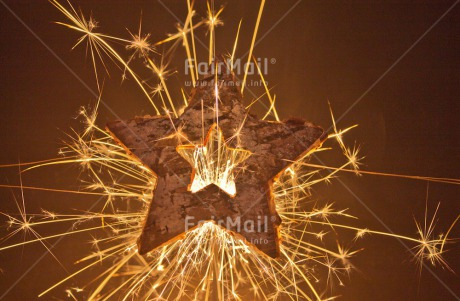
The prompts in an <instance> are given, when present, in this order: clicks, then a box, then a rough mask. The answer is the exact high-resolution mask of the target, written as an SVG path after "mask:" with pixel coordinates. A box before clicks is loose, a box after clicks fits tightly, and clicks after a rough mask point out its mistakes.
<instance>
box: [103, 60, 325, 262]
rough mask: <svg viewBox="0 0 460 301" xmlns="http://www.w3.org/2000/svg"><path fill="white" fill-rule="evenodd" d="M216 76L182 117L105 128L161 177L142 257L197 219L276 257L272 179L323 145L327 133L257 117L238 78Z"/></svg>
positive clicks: (200, 86)
mask: <svg viewBox="0 0 460 301" xmlns="http://www.w3.org/2000/svg"><path fill="white" fill-rule="evenodd" d="M216 72H218V74H209V75H208V76H206V77H204V78H203V79H201V80H199V81H197V85H196V86H195V87H194V88H193V89H192V93H191V96H190V99H189V101H188V106H187V107H186V108H185V110H184V112H183V113H182V114H181V115H180V116H179V117H178V118H170V116H154V117H152V116H144V117H138V118H134V119H131V120H127V121H113V122H109V123H108V124H107V129H108V130H109V131H110V133H111V134H112V136H113V138H114V139H115V140H116V141H118V143H120V145H122V146H124V147H125V149H126V150H127V152H128V153H129V154H131V155H132V156H134V157H135V158H137V159H138V160H139V161H140V162H142V163H143V165H144V166H145V167H147V168H149V169H150V170H152V171H153V172H154V173H155V175H156V181H155V185H156V186H155V187H154V196H153V199H152V202H151V204H150V207H149V209H148V212H147V216H146V217H145V221H144V225H143V230H142V233H141V235H140V237H139V240H138V250H139V253H140V254H146V253H148V252H150V251H152V250H154V249H156V248H158V247H160V246H162V245H164V244H167V243H170V242H172V241H175V240H178V239H181V238H182V237H184V235H185V233H186V232H187V231H188V230H189V229H192V228H193V227H195V226H199V222H202V221H215V222H216V224H218V225H219V226H221V227H223V228H225V229H226V230H228V231H230V232H231V233H232V234H233V235H234V236H236V237H239V238H241V239H243V240H244V241H245V242H246V243H247V244H248V245H252V246H253V247H254V248H255V250H258V251H260V252H262V253H264V254H266V255H268V256H270V257H273V258H276V257H278V256H279V244H280V237H279V227H282V223H281V218H280V217H279V215H278V214H277V212H276V206H275V202H274V198H273V182H274V181H276V179H277V177H278V176H279V175H280V174H281V173H282V172H283V171H284V170H285V169H286V168H288V167H289V165H290V164H291V163H289V162H292V161H295V160H297V159H299V158H300V157H303V156H305V155H308V153H309V152H310V151H312V150H314V149H315V148H317V147H319V146H320V145H321V143H322V142H323V141H324V140H325V139H326V134H325V133H324V131H323V129H321V128H320V127H318V126H315V125H313V124H311V123H308V122H306V121H304V120H301V119H288V120H286V121H284V122H271V121H266V120H260V119H258V118H257V116H255V115H252V114H250V113H249V112H248V111H247V110H246V108H245V106H244V105H243V103H242V95H241V92H240V89H239V83H238V82H237V80H236V78H235V77H234V75H233V74H232V73H231V72H228V71H227V70H223V68H221V70H217V71H216ZM216 87H217V89H218V93H216V91H215V89H216ZM216 95H218V96H217V97H218V98H217V99H216ZM176 129H181V130H180V135H177V134H176ZM206 131H208V135H207V136H206V138H205V139H203V133H204V132H206ZM224 137H226V138H227V141H225V140H224ZM229 138H230V139H229ZM190 144H192V145H190ZM243 168H244V170H245V172H238V171H241V170H242V169H243ZM222 221H223V222H222ZM244 225H254V226H253V227H245V226H244Z"/></svg>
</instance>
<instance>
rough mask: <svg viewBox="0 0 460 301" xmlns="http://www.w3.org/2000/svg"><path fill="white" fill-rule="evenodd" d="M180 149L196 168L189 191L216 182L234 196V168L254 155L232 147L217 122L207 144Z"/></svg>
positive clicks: (206, 140) (181, 147)
mask: <svg viewBox="0 0 460 301" xmlns="http://www.w3.org/2000/svg"><path fill="white" fill-rule="evenodd" d="M177 152H178V153H179V154H180V155H181V156H182V157H183V158H184V159H185V160H187V161H188V162H189V163H190V164H191V165H192V167H193V168H194V169H193V173H192V184H190V185H189V191H191V192H192V193H195V192H197V191H200V190H202V189H203V188H206V187H207V186H209V185H211V184H214V185H216V186H217V187H219V188H220V189H222V190H223V191H224V192H226V193H227V194H228V195H229V196H231V197H234V196H235V194H236V185H235V172H234V169H235V168H236V167H237V166H238V165H239V164H240V163H241V162H243V161H244V160H246V159H247V158H248V157H249V156H250V155H251V152H250V151H247V150H243V149H235V148H230V147H228V146H227V144H226V143H225V139H224V135H223V133H222V130H221V129H220V128H219V127H218V125H217V124H213V125H212V126H211V129H210V130H209V132H208V134H207V136H206V139H205V141H204V144H203V145H201V146H195V145H184V146H178V147H177Z"/></svg>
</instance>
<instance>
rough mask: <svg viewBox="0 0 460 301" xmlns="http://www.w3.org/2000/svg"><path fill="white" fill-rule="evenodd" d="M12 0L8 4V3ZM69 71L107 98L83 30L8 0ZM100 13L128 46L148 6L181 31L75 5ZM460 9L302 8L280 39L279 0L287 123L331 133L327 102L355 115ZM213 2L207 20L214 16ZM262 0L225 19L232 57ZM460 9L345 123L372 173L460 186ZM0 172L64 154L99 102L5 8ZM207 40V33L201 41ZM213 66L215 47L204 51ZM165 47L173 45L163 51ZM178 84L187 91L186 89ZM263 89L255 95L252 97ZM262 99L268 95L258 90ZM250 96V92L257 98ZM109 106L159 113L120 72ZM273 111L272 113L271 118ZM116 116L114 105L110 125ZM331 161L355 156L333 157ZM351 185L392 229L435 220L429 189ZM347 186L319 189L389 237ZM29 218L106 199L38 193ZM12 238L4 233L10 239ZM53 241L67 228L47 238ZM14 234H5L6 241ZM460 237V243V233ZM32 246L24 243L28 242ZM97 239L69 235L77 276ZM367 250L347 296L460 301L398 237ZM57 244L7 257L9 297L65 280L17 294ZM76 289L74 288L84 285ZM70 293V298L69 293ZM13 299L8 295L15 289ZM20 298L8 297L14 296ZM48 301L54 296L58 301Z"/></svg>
mask: <svg viewBox="0 0 460 301" xmlns="http://www.w3.org/2000/svg"><path fill="white" fill-rule="evenodd" d="M2 3H3V2H0V4H2ZM5 3H6V5H7V6H8V7H9V8H10V9H11V10H12V11H13V12H14V13H15V14H17V16H18V17H19V18H21V19H22V20H23V21H24V22H25V23H26V24H27V25H28V26H29V27H30V29H31V30H33V31H34V32H35V33H36V34H37V35H38V36H39V37H40V38H41V39H42V40H43V41H44V42H45V43H46V44H47V45H48V46H49V47H50V48H51V49H52V50H53V51H54V52H55V53H56V54H57V55H58V56H59V57H60V58H62V60H63V61H64V62H65V63H66V64H68V66H69V67H70V68H71V69H72V70H74V71H75V73H76V74H77V75H78V76H80V77H81V78H82V79H83V80H84V81H85V82H86V83H87V84H88V85H89V86H90V87H91V88H93V89H95V84H94V83H95V82H94V78H93V75H92V70H91V64H90V61H89V60H86V61H85V55H84V48H83V47H80V48H78V49H77V50H75V51H70V48H71V47H72V45H73V43H74V41H75V40H76V38H77V35H76V34H75V33H73V32H71V31H69V30H67V29H65V28H62V27H60V26H58V25H55V24H53V23H52V21H57V20H64V17H63V16H61V15H60V14H59V13H58V12H57V10H56V9H54V8H53V7H52V6H51V5H50V4H49V3H47V2H46V1H5ZM73 3H74V4H76V5H79V6H80V7H81V8H82V9H83V11H84V12H85V13H86V14H88V13H89V12H90V11H92V12H93V14H94V16H95V17H96V19H97V20H98V21H99V22H100V30H101V31H102V32H105V33H109V34H113V35H122V36H124V37H127V32H126V30H125V28H129V29H131V30H134V31H135V30H136V29H137V24H138V20H139V15H140V11H141V10H142V11H143V20H144V22H143V28H144V29H145V30H146V31H149V32H151V33H152V40H155V41H156V40H159V39H161V38H162V37H164V34H165V33H168V32H173V31H174V26H173V25H174V23H175V22H177V21H176V20H175V18H174V17H173V16H172V15H171V14H170V13H169V12H168V11H167V10H166V9H165V7H164V6H163V5H161V4H160V3H159V2H157V1H135V2H132V3H131V2H130V3H128V2H127V1H94V2H89V1H78V2H77V1H73ZM164 3H165V5H166V6H168V7H169V8H170V9H171V11H172V12H174V14H176V15H177V16H178V17H179V18H180V19H181V20H184V19H185V16H186V9H185V7H186V5H185V3H184V2H183V1H164ZM453 3H454V1H452V0H450V1H441V0H437V1H307V0H305V1H301V2H299V3H298V5H297V6H296V7H295V8H294V9H293V10H292V11H291V12H290V13H289V14H288V15H287V17H286V18H284V19H283V20H282V21H281V22H280V23H279V24H278V25H276V26H275V27H274V28H273V29H272V30H271V31H269V30H270V28H271V27H272V26H273V25H274V24H275V23H276V22H277V21H278V20H279V19H280V18H281V17H282V16H283V15H284V14H285V13H286V12H287V11H288V10H289V9H290V8H291V7H292V6H293V5H294V4H295V1H267V4H266V9H265V12H264V16H263V20H262V23H261V27H260V33H259V37H261V36H263V35H264V34H265V33H266V32H268V31H269V33H268V34H267V35H266V37H265V38H264V39H263V40H262V41H260V43H259V44H258V45H257V47H256V49H255V55H256V56H257V57H267V58H269V59H270V58H275V59H276V63H275V64H273V65H270V66H269V74H268V75H267V76H266V79H267V80H268V81H269V83H270V85H271V86H273V85H275V84H276V88H275V90H274V91H275V93H276V94H277V101H278V109H279V113H280V115H281V116H282V117H290V116H298V117H302V118H305V119H308V120H311V121H313V122H315V123H317V124H320V125H323V126H324V127H325V128H328V127H329V126H330V124H331V122H330V117H329V112H328V106H327V100H330V102H331V104H332V106H333V109H334V110H335V112H336V115H337V116H340V115H341V114H342V113H343V112H345V111H346V110H347V109H348V108H349V107H350V105H351V104H352V103H354V102H355V101H356V100H357V99H358V98H360V97H361V96H362V94H363V93H364V92H365V91H366V90H367V89H368V88H369V87H370V86H371V85H372V84H373V83H374V82H375V81H376V80H377V79H379V78H380V77H381V75H382V74H383V73H384V72H385V71H387V69H388V68H389V67H390V66H391V65H392V64H393V63H394V62H395V61H396V60H397V59H398V58H399V57H400V56H401V55H402V54H403V53H404V52H405V51H406V50H407V49H408V48H409V47H411V45H413V43H414V42H415V41H416V40H417V39H418V38H419V37H420V36H421V35H422V34H423V33H424V32H425V31H426V30H427V29H428V28H429V27H430V26H431V25H432V24H433V23H434V22H436V21H437V20H438V18H439V17H440V16H441V15H442V14H443V13H444V12H446V10H447V9H448V8H449V7H450V6H451V5H452V4H453ZM203 4H204V3H200V5H199V10H198V11H199V14H200V15H201V16H203V15H204V12H205V11H204V5H203ZM257 10H258V3H257V2H256V1H250V2H249V1H228V2H227V3H226V9H225V11H224V13H223V19H224V21H225V26H224V27H222V28H219V29H218V31H217V48H218V51H219V52H222V53H223V52H226V51H231V47H232V42H233V39H234V35H235V32H236V28H237V24H238V22H239V20H240V18H243V28H242V33H241V40H240V43H239V52H238V53H239V55H242V54H243V53H245V52H246V50H247V47H248V45H249V42H250V39H251V35H252V28H253V25H254V20H255V16H256V14H257ZM459 21H460V7H455V8H453V9H452V10H451V11H450V12H449V13H448V14H447V15H446V16H445V17H444V18H443V19H442V20H441V21H440V22H439V23H438V24H437V25H436V26H435V27H434V28H433V29H432V30H431V31H430V32H429V33H428V34H427V35H426V36H425V37H424V38H423V39H422V40H421V41H420V42H419V43H418V44H417V45H416V46H415V47H414V48H413V49H412V50H411V51H410V52H409V53H408V54H407V55H406V56H405V57H404V58H403V59H402V60H401V61H400V62H399V63H398V64H397V65H396V66H395V67H394V68H393V69H392V70H391V71H390V72H388V74H387V75H386V76H385V77H384V78H382V79H381V81H379V82H378V83H377V84H376V85H375V87H373V88H372V89H371V90H370V91H369V93H367V94H366V95H365V96H364V97H363V98H362V100H361V101H360V102H359V103H358V104H357V105H356V107H354V108H353V109H352V110H351V111H350V113H349V114H347V115H346V116H345V118H344V119H343V120H341V121H340V123H339V126H340V127H342V128H344V127H346V126H349V125H352V124H356V123H357V124H359V128H357V129H356V130H354V131H353V132H352V133H350V134H349V135H348V136H347V138H346V139H347V141H348V142H349V143H353V141H354V140H357V141H358V142H359V143H361V144H362V148H363V152H362V153H363V154H364V155H365V156H366V159H365V160H364V163H365V164H366V165H365V166H364V169H367V170H376V171H384V172H391V173H402V174H413V175H429V176H436V177H451V178H460V172H459V168H460V165H459V162H460V160H459V152H460V144H459V141H460V135H459V130H458V118H459V116H460V105H459V102H458V101H459V96H460V95H459V89H458V86H459V80H460V78H459V67H460V65H459V63H460V60H459V50H460V39H459V34H460V28H459V24H460V23H459ZM0 24H1V25H0V39H1V44H0V60H1V62H0V65H1V82H0V85H1V88H0V89H1V90H0V91H1V94H0V95H1V96H0V114H1V115H0V129H1V130H0V135H1V136H0V145H1V160H0V164H4V163H15V162H18V161H21V162H27V161H32V160H40V159H45V158H50V157H55V156H56V154H57V150H58V148H59V147H60V146H61V145H62V143H61V142H60V139H61V138H63V137H64V134H63V132H68V131H69V128H70V127H71V126H73V127H77V128H78V127H80V125H79V124H78V122H76V121H75V120H73V117H74V116H75V115H76V112H77V110H78V108H79V106H81V105H86V104H89V103H93V102H94V97H93V95H92V94H91V93H90V92H89V91H88V90H87V89H86V88H85V87H84V86H83V85H82V84H81V83H80V82H79V81H78V80H77V79H76V78H75V77H74V76H73V75H72V74H71V73H70V72H69V71H68V70H67V69H66V68H65V67H64V66H63V65H62V64H61V63H60V62H59V61H58V60H57V59H56V58H55V57H54V56H53V55H52V54H51V53H50V52H49V51H48V50H47V49H46V48H45V47H44V46H43V45H42V44H40V42H39V41H38V40H37V39H36V38H35V37H34V36H33V35H32V34H31V33H30V32H29V31H28V30H27V29H26V28H25V27H24V26H23V25H21V24H20V23H19V22H18V20H17V19H16V18H15V17H14V16H13V15H12V14H11V12H9V11H8V10H7V9H6V8H5V6H4V5H0ZM201 38H202V39H203V40H205V37H204V36H203V35H201ZM198 49H199V52H200V53H201V56H202V57H206V53H205V50H204V49H203V48H202V47H201V46H198ZM160 50H161V49H160ZM176 57H177V59H176V60H175V61H174V62H175V63H176V69H177V71H178V72H179V74H178V75H174V76H173V77H172V78H171V79H170V80H169V85H170V87H172V88H171V89H172V90H174V91H175V92H174V95H175V97H176V99H177V98H178V97H179V94H178V93H177V92H179V89H178V88H177V87H178V85H179V84H180V83H182V82H183V77H182V75H181V73H183V58H184V51H183V49H181V48H179V49H178V52H177V56H176ZM175 85H176V86H175ZM251 89H252V88H251ZM253 90H254V93H256V94H258V93H260V89H253ZM250 96H251V95H250V94H249V93H246V95H245V97H247V98H246V99H247V100H248V99H249V98H250ZM103 99H104V100H105V102H107V103H108V104H109V105H110V106H111V108H112V109H113V110H114V111H115V112H116V113H117V114H118V115H119V116H121V117H122V118H130V117H132V116H134V115H139V114H144V113H153V111H152V109H151V108H150V106H149V104H148V102H147V101H146V99H145V98H144V97H143V96H142V95H141V93H140V92H139V90H138V89H137V88H136V87H135V86H134V85H133V83H132V81H127V82H125V83H124V84H123V85H122V86H120V73H119V72H118V71H117V70H115V69H113V68H112V77H111V79H107V80H106V84H105V88H104V94H103ZM259 112H261V110H259ZM114 118H115V117H114V116H113V115H111V114H109V113H108V112H107V110H106V109H104V108H102V110H101V118H100V122H101V124H103V123H104V121H106V120H109V119H114ZM323 158H324V159H325V160H326V162H327V163H328V164H334V165H338V164H340V162H341V161H340V160H341V158H340V157H339V156H337V155H327V154H325V155H324V156H323ZM78 174H79V170H78V168H75V167H67V166H66V167H62V168H44V169H41V170H38V171H34V172H30V173H26V174H25V175H24V176H23V180H24V183H25V185H30V186H34V185H35V186H43V187H56V188H68V187H71V188H78V187H79V185H80V183H79V182H78V180H77V179H76V177H77V176H78ZM341 180H342V181H343V183H344V184H346V186H347V187H349V189H350V190H351V191H352V192H353V193H354V194H355V196H357V197H358V198H359V199H361V200H362V201H363V202H364V203H365V204H366V205H367V206H368V207H369V208H370V209H371V210H372V211H373V212H375V213H376V214H377V216H378V217H379V218H380V219H381V220H382V221H383V222H384V223H385V224H386V225H387V226H388V227H389V228H391V229H392V230H394V231H395V232H397V233H401V234H405V235H415V231H416V228H415V224H414V221H413V217H416V218H417V219H419V220H420V219H422V218H423V214H424V204H425V197H426V189H427V184H426V183H425V182H417V181H410V180H402V179H391V178H383V177H372V176H364V177H354V176H352V175H343V176H342V177H341ZM18 182H19V177H18V170H17V169H16V168H12V169H1V170H0V183H2V184H3V183H4V184H7V183H10V184H17V183H18ZM459 192H460V189H459V188H458V186H453V185H447V184H430V189H429V209H430V210H429V212H430V213H432V212H433V211H434V209H435V206H436V204H437V202H442V204H441V209H440V212H439V218H440V219H439V221H438V225H437V230H436V233H440V232H442V231H445V230H446V228H447V227H448V225H449V222H451V221H452V220H453V219H454V218H455V217H456V215H457V214H458V213H459V212H460V203H459V197H458V196H459ZM14 195H15V196H18V191H14V192H13V191H11V190H9V189H1V190H0V201H1V202H0V211H7V212H13V211H15V210H16V209H15V205H14V198H13V196H14ZM355 196H353V195H352V194H350V192H349V191H348V190H347V189H346V188H344V186H343V185H342V184H340V183H339V182H337V181H334V182H333V185H329V186H326V185H321V186H318V187H317V188H316V190H315V192H314V195H313V197H314V198H315V199H318V200H326V201H334V202H335V204H336V207H339V208H350V212H351V213H352V214H354V215H356V216H358V217H360V220H359V221H353V223H354V224H356V225H361V226H364V227H368V228H372V229H378V230H384V228H383V226H382V225H381V224H380V223H379V222H378V221H377V220H376V219H375V218H374V217H373V216H372V215H371V214H370V213H369V212H368V211H367V210H366V209H365V208H364V207H363V206H362V205H361V204H360V202H359V201H358V200H357V198H355ZM25 198H26V201H27V209H28V211H30V212H37V211H38V210H39V208H46V209H52V210H54V211H57V212H71V211H70V210H71V209H80V210H83V209H86V208H88V207H89V206H90V205H91V204H92V202H94V199H92V198H88V197H85V198H83V197H79V196H69V195H67V194H58V193H42V192H32V191H26V192H25ZM2 231H3V230H2ZM43 231H44V232H42V233H41V234H44V235H46V234H49V233H55V232H56V231H59V229H56V228H54V229H52V228H50V229H45V230H43ZM3 233H4V232H2V235H3ZM453 235H454V236H456V237H459V236H460V231H459V227H458V226H457V227H456V229H455V230H454V231H453ZM20 239H21V238H20V237H18V238H17V240H16V241H20ZM89 239H90V237H89V236H87V235H81V236H77V237H76V238H75V240H65V241H62V242H61V243H59V245H58V246H57V247H56V249H55V250H56V253H57V254H58V255H57V256H58V258H59V259H60V260H61V262H62V263H63V266H64V267H65V268H66V269H70V270H71V267H72V262H73V261H74V260H76V259H77V258H79V256H81V254H83V252H84V251H85V250H87V247H88V245H87V244H86V242H87V241H88V240H89ZM355 247H356V248H360V247H364V248H365V250H364V251H362V252H361V253H360V254H359V256H357V257H356V258H355V259H354V261H353V263H354V265H355V266H356V268H357V271H355V272H354V273H352V274H351V277H350V279H347V277H345V283H346V286H345V287H343V288H342V287H340V288H338V290H336V291H335V294H337V295H341V296H342V298H341V300H458V299H456V298H455V297H454V296H453V295H454V294H456V295H457V296H460V284H459V283H460V281H459V278H458V276H456V275H454V274H452V273H450V272H448V271H445V270H443V269H441V268H436V269H433V271H434V272H435V273H436V275H437V277H439V279H440V280H442V281H443V282H444V283H445V284H446V285H447V286H448V287H450V289H451V290H452V293H450V292H449V291H448V290H447V289H446V288H445V287H444V286H443V285H441V284H440V282H439V281H438V280H436V279H435V277H434V276H433V275H432V274H430V273H429V272H428V271H426V270H424V271H423V272H422V275H421V276H420V277H419V275H418V272H417V269H416V267H415V264H414V263H413V262H411V260H410V259H411V256H410V254H409V253H408V251H407V250H406V249H405V248H404V247H403V246H402V245H401V244H400V243H399V242H398V241H396V240H394V239H388V238H382V237H377V236H370V237H367V238H366V239H365V240H364V241H360V242H358V243H357V244H356V246H355ZM459 250H460V248H459V247H458V245H457V246H451V251H450V252H448V253H447V254H446V258H447V260H448V261H449V262H450V264H451V266H452V267H453V268H454V269H455V270H456V271H457V272H458V271H460V262H459V260H460V256H459ZM43 252H44V248H43V247H42V246H40V245H35V246H32V247H28V248H24V249H22V248H17V249H15V250H11V251H7V252H2V253H0V268H1V269H2V271H3V272H2V273H0V296H1V295H4V297H3V299H2V298H0V299H2V300H21V301H22V300H35V299H36V295H37V293H39V292H40V291H41V290H43V289H44V288H47V287H48V286H49V285H50V284H52V283H53V282H55V281H58V280H59V279H61V278H63V277H65V275H66V272H65V270H64V269H63V268H62V267H61V266H60V265H59V264H58V263H57V262H56V261H55V260H54V259H53V258H52V257H51V256H49V255H48V256H45V257H44V259H43V260H42V261H41V262H40V263H39V264H38V265H37V266H36V267H35V268H33V269H32V270H31V272H30V273H28V274H26V276H25V277H24V278H23V279H22V280H21V281H19V283H17V285H16V286H14V287H13V288H12V289H11V290H10V291H7V290H8V289H9V288H10V287H11V286H12V285H13V284H14V283H15V282H16V280H18V279H19V277H20V276H21V275H22V274H23V273H24V272H26V271H27V270H28V268H29V267H31V266H32V265H33V264H34V262H35V261H36V260H37V259H38V258H40V257H41V256H42V254H43ZM78 285H79V283H78V282H71V283H69V286H78ZM61 291H62V290H58V291H56V295H57V296H60V297H62V296H63V294H62V293H61ZM6 292H7V293H6ZM5 293H6V294H5ZM457 298H458V297H457ZM43 300H51V297H49V296H46V297H44V298H43Z"/></svg>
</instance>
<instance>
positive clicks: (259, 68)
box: [184, 57, 276, 77]
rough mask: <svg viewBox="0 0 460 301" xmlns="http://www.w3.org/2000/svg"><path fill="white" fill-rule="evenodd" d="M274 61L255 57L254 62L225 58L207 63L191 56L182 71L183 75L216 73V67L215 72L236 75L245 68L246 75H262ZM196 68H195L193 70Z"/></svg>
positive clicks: (241, 72)
mask: <svg viewBox="0 0 460 301" xmlns="http://www.w3.org/2000/svg"><path fill="white" fill-rule="evenodd" d="M275 63H276V59H275V58H271V59H269V58H260V57H259V58H256V60H255V62H254V61H250V62H247V61H246V62H243V61H242V60H241V59H239V58H237V59H234V60H233V61H232V60H231V59H230V58H228V59H227V60H224V61H222V60H218V61H217V62H212V63H211V64H208V62H196V63H195V60H194V59H193V58H191V59H186V60H185V65H184V68H185V69H184V72H185V75H190V73H191V72H195V73H198V76H199V77H202V76H205V75H208V74H216V73H215V71H216V69H217V74H221V73H222V72H226V73H227V74H230V73H231V72H233V73H234V74H235V75H236V76H237V77H240V76H243V75H244V72H246V70H247V75H258V74H259V72H260V73H262V75H267V74H268V69H269V65H273V64H275ZM195 68H196V70H195ZM246 68H247V69H246Z"/></svg>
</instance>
